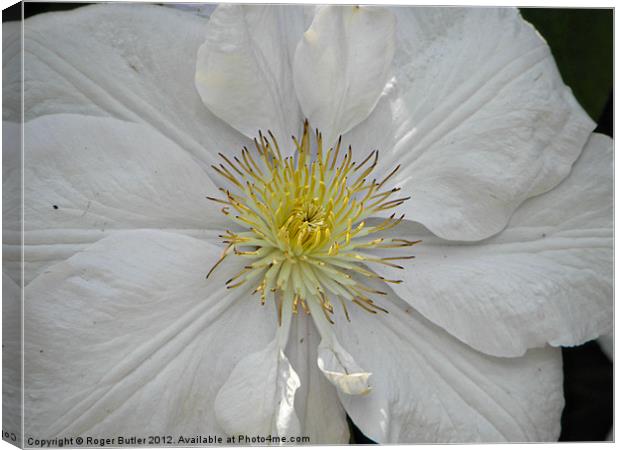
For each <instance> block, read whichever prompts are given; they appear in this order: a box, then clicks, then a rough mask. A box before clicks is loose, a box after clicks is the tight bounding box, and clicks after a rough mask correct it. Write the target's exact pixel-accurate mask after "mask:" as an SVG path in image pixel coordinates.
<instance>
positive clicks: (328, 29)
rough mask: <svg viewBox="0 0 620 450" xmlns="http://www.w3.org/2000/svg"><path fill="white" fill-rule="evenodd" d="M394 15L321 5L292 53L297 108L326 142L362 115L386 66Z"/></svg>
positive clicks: (386, 71)
mask: <svg viewBox="0 0 620 450" xmlns="http://www.w3.org/2000/svg"><path fill="white" fill-rule="evenodd" d="M395 22H396V21H395V19H394V15H393V14H392V13H391V12H389V11H388V10H386V9H384V8H377V7H366V6H324V7H322V8H320V9H319V10H318V11H317V14H316V16H315V18H314V21H313V22H312V25H311V26H310V28H309V29H308V30H307V31H306V32H305V33H304V35H303V39H302V40H301V41H300V42H299V45H298V46H297V50H296V52H295V64H294V76H295V90H296V91H297V97H298V98H299V101H300V104H301V107H302V110H303V112H304V114H305V115H306V117H308V119H310V123H311V124H312V126H313V127H318V128H319V129H320V130H321V131H322V132H323V136H324V138H325V140H326V142H327V143H332V142H334V141H335V139H337V138H338V135H340V134H343V133H345V132H347V131H349V130H350V129H351V128H353V127H354V126H355V125H357V124H358V123H360V122H361V121H362V120H364V119H365V118H367V117H368V115H369V114H370V113H371V111H372V109H373V108H374V106H375V105H376V104H377V101H378V100H379V95H380V94H381V92H382V91H383V88H384V87H385V84H386V82H387V79H388V75H389V72H390V69H391V64H392V58H393V56H394V46H395V42H394V41H395V36H394V33H395V30H394V28H395Z"/></svg>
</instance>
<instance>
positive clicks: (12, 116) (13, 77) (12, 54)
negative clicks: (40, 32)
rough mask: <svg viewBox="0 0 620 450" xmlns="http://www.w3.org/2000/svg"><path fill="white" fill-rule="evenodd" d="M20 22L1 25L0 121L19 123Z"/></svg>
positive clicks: (20, 99) (20, 82)
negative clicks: (0, 97) (0, 84)
mask: <svg viewBox="0 0 620 450" xmlns="http://www.w3.org/2000/svg"><path fill="white" fill-rule="evenodd" d="M21 28H22V27H21V22H4V23H3V24H2V120H13V121H14V122H19V121H20V118H21V103H22V94H23V89H22V46H21V41H22V39H21V38H22V32H21V31H22V29H21Z"/></svg>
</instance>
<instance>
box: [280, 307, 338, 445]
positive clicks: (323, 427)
mask: <svg viewBox="0 0 620 450" xmlns="http://www.w3.org/2000/svg"><path fill="white" fill-rule="evenodd" d="M319 343H320V336H319V333H318V332H317V330H316V327H315V325H314V323H313V320H312V317H311V316H308V315H305V314H299V315H298V316H297V317H295V318H294V320H293V323H292V325H291V335H290V338H289V342H288V345H287V348H286V354H287V356H288V358H289V360H290V361H291V363H292V364H293V366H294V367H295V370H296V371H297V373H298V374H299V379H300V383H301V386H300V387H299V389H298V390H297V396H296V398H295V410H296V411H297V416H298V417H299V420H300V422H301V426H302V428H301V430H300V435H301V436H308V437H309V438H310V443H311V444H313V445H317V444H331V445H334V444H347V443H349V425H348V424H347V419H346V413H345V412H344V409H343V408H342V405H341V404H340V400H339V399H338V395H337V392H336V388H335V387H334V386H333V385H332V384H331V383H330V382H329V381H328V380H327V378H325V376H324V375H323V374H322V372H320V371H319V368H318V366H317V358H318V355H317V350H318V346H319Z"/></svg>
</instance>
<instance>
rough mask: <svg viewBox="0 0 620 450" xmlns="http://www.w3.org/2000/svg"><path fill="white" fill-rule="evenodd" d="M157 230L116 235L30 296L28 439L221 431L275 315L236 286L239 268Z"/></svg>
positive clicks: (33, 287) (59, 269)
mask: <svg viewBox="0 0 620 450" xmlns="http://www.w3.org/2000/svg"><path fill="white" fill-rule="evenodd" d="M218 255H219V249H218V248H216V247H214V246H213V245H210V244H207V243H204V242H202V241H199V240H196V239H193V238H191V237H187V236H181V235H178V234H173V233H166V232H159V231H135V232H118V233H114V234H112V235H110V236H109V237H108V238H106V239H103V240H101V241H99V242H98V243H96V244H94V245H92V246H91V247H89V249H88V250H85V251H83V252H80V253H77V254H76V255H74V256H73V257H71V258H70V259H68V260H67V261H66V262H63V263H59V264H57V265H55V266H53V267H51V268H50V269H48V271H46V273H44V274H42V275H41V276H39V277H37V279H36V280H34V281H33V282H32V283H31V284H30V285H29V286H28V288H27V290H26V311H25V316H26V318H27V322H26V324H25V352H26V353H25V375H26V380H25V421H26V434H30V435H33V436H38V437H40V438H50V437H55V436H59V435H60V436H76V435H85V434H87V435H89V436H100V437H110V436H120V435H127V436H133V435H136V430H139V431H140V432H141V433H144V434H145V435H149V434H153V435H161V434H162V433H164V432H165V434H170V435H173V436H178V435H180V434H184V435H189V436H195V435H197V434H200V435H205V434H220V435H222V433H223V432H222V430H221V428H220V427H219V426H218V425H217V423H216V420H215V417H214V407H213V404H214V400H215V397H216V394H217V392H218V390H219V389H220V387H221V386H222V384H223V383H224V381H225V380H226V379H227V378H228V376H229V375H230V373H231V371H232V369H233V367H234V366H235V364H236V363H237V362H238V361H239V359H240V358H242V357H243V355H245V354H247V353H253V352H256V351H258V350H259V349H262V348H265V346H266V345H267V344H268V342H269V341H271V339H272V337H273V333H274V330H275V328H276V321H275V317H274V314H273V312H272V311H269V310H268V309H267V308H262V307H261V306H260V304H259V303H258V302H257V301H255V299H253V298H250V296H249V290H248V289H241V290H237V289H234V290H226V289H225V286H224V282H225V280H226V279H228V278H230V276H231V275H232V274H234V273H235V272H236V271H237V270H238V269H240V268H241V267H240V265H239V261H236V260H235V259H234V258H227V259H226V260H224V262H223V263H222V264H221V265H220V267H218V269H217V270H216V271H215V272H213V275H212V276H211V277H210V278H209V279H208V280H205V272H206V270H208V269H209V268H210V267H211V266H212V265H213V263H214V262H215V260H216V259H217V257H218Z"/></svg>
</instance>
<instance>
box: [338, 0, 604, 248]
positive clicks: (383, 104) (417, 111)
mask: <svg viewBox="0 0 620 450" xmlns="http://www.w3.org/2000/svg"><path fill="white" fill-rule="evenodd" d="M395 15H396V16H397V20H398V24H397V36H398V45H397V50H396V53H395V56H394V60H395V63H394V66H395V67H396V68H397V73H396V80H395V85H394V87H393V89H392V90H391V92H387V93H386V95H385V96H384V97H383V98H382V99H381V101H380V103H379V104H378V105H377V108H376V111H375V113H373V114H372V115H371V117H369V119H368V120H367V121H366V122H364V123H362V124H361V125H360V126H359V127H357V128H356V129H354V130H353V131H352V133H351V136H346V138H345V141H346V143H347V144H352V146H353V149H354V150H357V151H359V152H361V154H362V155H361V156H360V159H361V158H363V157H364V156H365V155H366V153H367V152H368V151H369V150H372V149H374V148H378V149H379V150H380V151H381V157H380V166H379V167H378V168H377V171H378V173H381V172H384V173H386V174H387V173H389V172H390V171H391V170H392V169H393V168H394V167H396V166H397V165H399V164H400V165H401V169H400V171H399V172H398V173H397V174H396V176H395V177H393V178H392V179H391V181H390V183H392V184H393V185H395V186H400V187H401V188H402V192H403V194H404V195H405V196H412V199H411V200H410V201H408V202H406V203H405V204H404V205H403V206H402V207H401V208H402V212H404V213H406V216H407V218H408V219H410V220H415V221H417V222H421V223H423V224H424V225H426V226H427V227H428V228H429V229H430V230H431V231H432V232H433V233H434V234H436V235H438V236H440V237H442V238H446V239H455V240H479V239H484V238H487V237H489V236H491V235H493V234H495V233H497V232H499V231H500V230H502V229H503V228H504V227H505V225H506V224H507V222H508V220H509V218H510V216H511V215H512V213H513V212H514V211H515V210H516V208H517V207H518V206H519V205H520V204H521V203H522V202H523V201H524V200H526V199H527V198H529V197H532V196H535V195H538V194H540V193H542V192H545V191H547V190H549V189H551V188H552V187H554V186H555V185H557V184H558V183H559V182H560V181H561V180H562V179H563V178H564V177H566V175H567V174H568V172H569V170H570V167H571V164H572V163H573V162H574V161H575V160H576V159H577V157H578V156H579V153H580V150H581V149H582V147H583V145H584V143H585V142H586V140H587V138H588V136H589V133H590V131H591V130H592V129H593V128H594V126H595V124H594V122H593V121H592V120H591V119H590V118H589V117H588V116H587V114H586V113H585V112H584V111H583V109H582V108H581V107H580V106H579V105H578V104H577V102H576V100H575V99H574V97H573V95H572V93H571V91H570V89H569V88H568V87H566V86H565V85H564V83H563V82H562V79H561V77H560V74H559V72H558V70H557V68H556V65H555V62H554V60H553V57H552V55H551V52H550V50H549V47H548V46H547V45H546V43H545V42H544V40H543V39H542V38H541V37H540V36H539V35H538V33H537V32H536V31H535V30H534V29H533V28H532V27H531V26H530V25H529V24H528V23H526V22H525V21H523V20H522V19H521V17H520V15H519V13H518V12H517V11H516V10H514V9H509V8H501V9H490V8H465V9H462V8H432V7H431V8H427V7H424V8H396V9H395Z"/></svg>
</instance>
